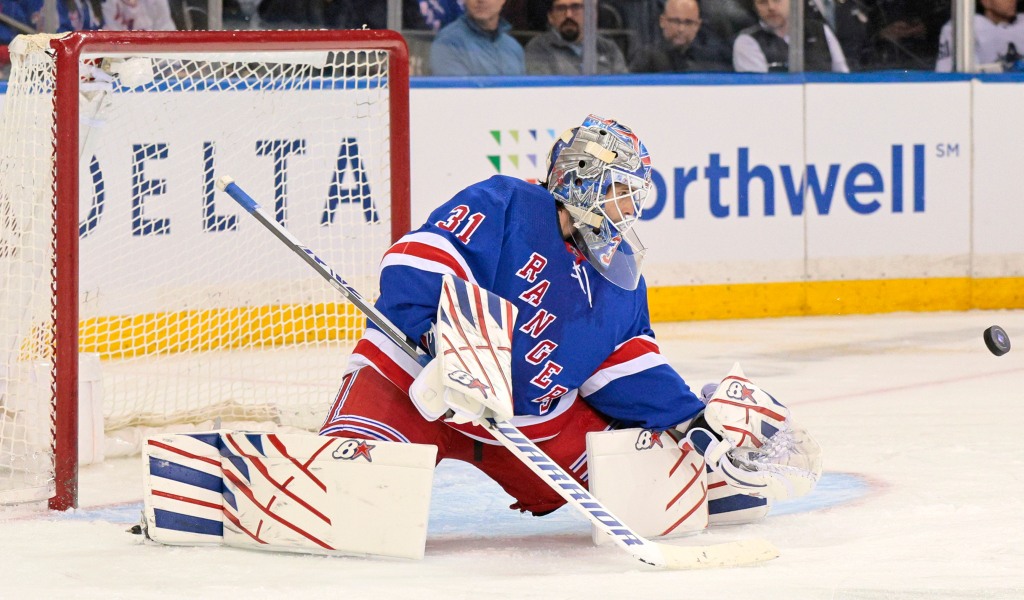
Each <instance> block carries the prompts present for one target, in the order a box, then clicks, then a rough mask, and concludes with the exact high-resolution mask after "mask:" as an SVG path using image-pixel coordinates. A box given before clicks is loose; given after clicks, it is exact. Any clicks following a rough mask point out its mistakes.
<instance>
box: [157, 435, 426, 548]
mask: <svg viewBox="0 0 1024 600" xmlns="http://www.w3.org/2000/svg"><path fill="white" fill-rule="evenodd" d="M436 454H437V448H436V447H434V446H429V445H423V444H401V443H393V442H378V441H373V442H370V441H367V440H355V439H346V438H336V437H321V436H317V435H312V434H267V433H239V432H229V431H210V432H205V433H188V434H166V435H161V436H156V437H152V438H149V439H148V440H147V443H146V446H145V450H144V452H143V461H144V491H145V492H144V493H145V498H144V502H143V528H144V529H145V532H146V535H147V537H148V538H149V539H151V540H153V541H155V542H159V543H161V544H172V545H188V546H195V545H218V544H224V545H228V546H235V547H239V548H247V549H253V550H269V551H278V552H282V551H283V552H302V553H314V554H339V555H375V556H389V557H399V558H422V557H423V552H424V547H425V545H426V535H427V519H428V512H429V505H430V491H431V486H432V484H433V473H434V464H435V457H436Z"/></svg>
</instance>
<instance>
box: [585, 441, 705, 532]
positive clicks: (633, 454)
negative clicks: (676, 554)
mask: <svg viewBox="0 0 1024 600" xmlns="http://www.w3.org/2000/svg"><path fill="white" fill-rule="evenodd" d="M587 456H588V461H589V463H590V491H591V493H592V494H594V496H595V497H596V498H597V499H598V500H600V501H601V502H602V503H603V504H604V505H605V506H606V507H607V508H608V509H609V510H610V511H611V512H612V513H613V514H615V516H617V517H618V518H619V519H620V520H622V522H623V523H626V524H627V525H629V526H630V528H632V529H633V530H634V531H636V532H637V533H639V534H640V535H642V536H644V537H655V538H672V537H679V536H682V535H687V534H691V533H694V532H696V531H700V530H702V529H704V528H705V527H707V525H708V486H707V478H706V475H705V472H706V470H707V469H706V465H705V462H704V458H703V457H702V456H701V455H700V453H698V452H696V451H695V450H694V449H693V447H692V446H690V445H688V444H684V446H683V447H682V448H680V447H679V446H678V445H677V444H676V441H675V440H674V439H673V438H672V437H671V436H670V435H669V434H668V433H667V432H657V431H651V430H648V429H621V430H617V431H601V432H593V433H589V434H587ZM593 539H594V543H595V544H601V543H606V542H610V538H609V537H608V536H607V535H605V534H604V533H603V532H601V531H600V530H598V529H597V528H594V531H593Z"/></svg>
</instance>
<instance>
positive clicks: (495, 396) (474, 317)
mask: <svg viewBox="0 0 1024 600" xmlns="http://www.w3.org/2000/svg"><path fill="white" fill-rule="evenodd" d="M516 312H517V311H516V307H515V306H513V305H512V303H511V302H509V301H508V300H505V299H504V298H501V297H500V296H497V295H495V294H492V293H491V292H488V291H487V290H485V289H483V288H481V287H480V286H478V285H475V284H472V283H469V282H468V281H465V280H463V279H459V278H457V277H453V276H452V275H445V276H444V279H443V281H442V284H441V299H440V301H439V302H438V307H437V321H436V325H435V331H434V345H435V351H436V352H435V358H434V359H433V360H432V361H430V363H428V364H427V366H426V367H424V368H423V371H422V372H421V373H420V374H419V375H418V376H417V377H416V380H415V381H413V384H412V387H411V388H410V389H409V395H410V396H411V397H412V399H413V403H414V404H416V408H418V409H419V411H420V413H421V414H422V415H423V416H424V417H425V418H427V419H428V420H430V421H435V420H437V419H439V418H441V417H442V416H445V415H447V418H448V420H450V421H452V422H453V423H469V422H474V421H483V420H484V419H487V418H494V419H495V420H497V421H507V420H509V419H511V418H512V326H513V325H514V324H515V320H516Z"/></svg>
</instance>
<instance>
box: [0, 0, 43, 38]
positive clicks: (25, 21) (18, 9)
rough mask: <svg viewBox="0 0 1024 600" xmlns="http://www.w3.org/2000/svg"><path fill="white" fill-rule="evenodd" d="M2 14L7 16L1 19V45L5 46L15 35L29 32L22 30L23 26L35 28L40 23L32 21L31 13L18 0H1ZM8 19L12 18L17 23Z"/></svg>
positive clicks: (0, 11) (0, 8)
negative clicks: (9, 21)
mask: <svg viewBox="0 0 1024 600" xmlns="http://www.w3.org/2000/svg"><path fill="white" fill-rule="evenodd" d="M0 15H3V16H4V17H6V19H0V45H3V46H6V45H7V44H10V43H11V40H13V39H14V36H16V35H19V34H21V33H27V32H25V31H23V30H22V27H28V28H31V29H33V30H35V29H37V27H38V25H36V24H34V23H32V22H31V19H30V16H31V15H30V13H28V12H26V10H25V7H24V6H22V3H21V2H18V1H17V0H0ZM7 19H12V20H14V21H16V22H17V24H14V23H8V22H7ZM19 25H20V26H21V27H19Z"/></svg>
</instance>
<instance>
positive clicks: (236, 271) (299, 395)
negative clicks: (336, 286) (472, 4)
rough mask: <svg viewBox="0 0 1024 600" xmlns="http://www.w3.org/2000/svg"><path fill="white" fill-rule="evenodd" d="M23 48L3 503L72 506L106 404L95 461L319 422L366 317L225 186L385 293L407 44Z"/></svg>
mask: <svg viewBox="0 0 1024 600" xmlns="http://www.w3.org/2000/svg"><path fill="white" fill-rule="evenodd" d="M11 59H12V72H11V77H10V81H9V84H8V93H7V96H6V98H5V101H4V103H3V109H4V111H3V120H2V122H0V127H2V129H0V504H4V503H16V502H31V501H39V500H45V499H49V500H50V506H51V507H53V508H67V507H69V506H74V505H75V503H76V498H77V496H76V494H77V483H76V473H77V465H78V449H79V441H78V437H77V434H78V426H79V423H83V424H86V425H83V427H88V423H90V418H91V417H90V416H91V415H93V414H96V413H97V412H101V413H102V427H103V429H104V430H105V432H106V442H104V441H103V440H98V441H97V442H95V443H98V444H103V447H102V448H100V449H98V450H86V451H85V452H86V453H90V452H91V453H92V454H93V455H98V456H99V457H102V456H103V455H104V454H106V455H110V454H111V453H116V452H120V451H121V450H119V449H120V448H123V447H129V448H130V447H131V446H132V445H133V440H137V439H139V438H141V436H142V435H144V434H146V433H148V432H150V431H151V430H152V429H160V430H165V429H168V428H182V429H187V428H189V427H196V428H205V427H212V426H214V425H217V424H229V423H242V424H245V423H253V422H255V423H261V424H271V425H275V426H282V427H294V428H301V429H311V430H315V429H316V428H317V427H318V426H319V425H320V423H321V422H322V420H323V418H324V416H325V415H324V411H325V410H326V409H327V407H328V406H329V405H330V403H331V400H332V396H333V394H334V392H335V389H336V387H337V385H338V383H339V381H340V374H341V371H342V369H343V368H344V363H345V360H346V356H347V354H348V351H349V350H350V349H351V347H352V345H353V343H354V341H355V340H356V339H358V336H359V335H360V334H361V332H362V329H363V318H362V317H361V316H360V315H359V314H357V313H356V312H355V310H354V309H353V308H352V307H350V306H349V305H348V304H346V303H345V301H344V299H343V298H342V297H341V296H340V295H339V294H338V293H337V292H336V291H335V290H333V289H332V288H331V287H330V286H329V285H328V284H327V283H325V282H324V281H323V280H322V279H320V278H319V276H318V275H316V274H315V273H314V272H312V271H311V270H310V269H309V268H308V267H307V266H306V265H304V264H303V263H302V261H300V260H298V259H297V258H296V257H295V256H293V255H292V254H291V253H290V252H288V251H287V250H286V249H285V248H283V247H282V246H281V245H280V242H278V241H277V240H276V239H275V238H274V237H273V236H272V235H270V234H269V233H268V232H267V231H265V230H264V229H263V228H262V227H261V226H260V225H259V224H258V223H257V222H256V221H254V220H252V219H251V218H249V217H248V215H246V214H245V212H244V211H243V210H242V209H241V208H240V207H238V206H237V205H235V204H234V203H233V201H232V200H231V199H230V198H229V197H228V196H226V195H223V194H220V193H218V192H216V190H215V187H214V182H215V181H216V179H217V178H218V177H220V176H222V175H231V176H232V177H234V179H235V180H236V181H238V183H239V184H240V185H242V186H243V187H245V188H246V189H247V191H249V192H250V194H252V195H253V196H254V198H256V200H257V202H260V204H261V205H263V206H264V207H265V208H267V209H268V210H269V211H270V212H272V213H273V214H274V215H275V217H276V218H277V220H278V221H279V222H281V223H283V224H284V225H285V226H286V227H288V228H289V229H290V230H291V231H293V232H294V233H295V235H296V236H298V237H299V238H300V239H302V240H303V241H304V242H305V243H306V244H307V245H308V246H309V247H310V248H311V249H313V250H314V251H315V252H316V254H317V255H318V256H320V257H322V258H323V259H324V260H325V261H326V262H328V263H329V264H331V265H332V266H333V267H334V268H335V269H336V270H337V271H339V273H342V274H343V275H344V277H345V278H346V280H347V281H349V282H350V283H351V284H352V285H354V286H355V287H357V288H358V289H359V290H360V291H361V292H362V293H363V294H364V295H366V296H368V297H373V296H374V294H375V293H376V280H377V264H378V261H379V258H380V256H382V254H383V253H384V251H385V250H386V249H387V247H388V245H389V244H390V243H391V241H392V240H393V239H396V238H397V236H399V235H401V234H402V233H404V232H405V231H406V230H407V229H408V226H409V216H408V205H409V197H408V196H409V192H408V188H409V186H408V160H409V159H408V58H407V52H406V49H405V44H404V42H403V41H402V39H401V37H399V36H398V35H397V34H394V33H391V32H380V31H347V32H345V31H305V32H296V31H280V32H189V33H184V32H173V33H154V32H146V33H131V32H127V33H126V32H93V33H74V34H69V35H65V36H45V35H39V36H22V37H19V38H17V39H16V40H15V41H14V42H13V43H12V45H11ZM97 407H99V408H97ZM84 437H87V436H84ZM100 437H103V436H100ZM83 439H84V438H83Z"/></svg>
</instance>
